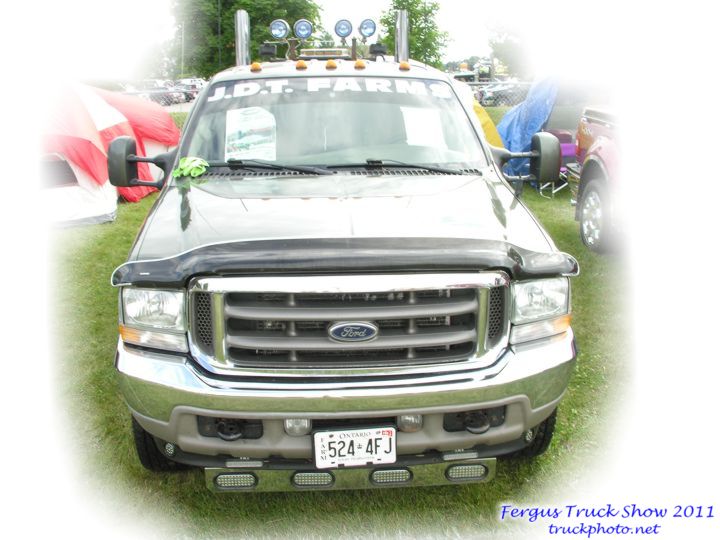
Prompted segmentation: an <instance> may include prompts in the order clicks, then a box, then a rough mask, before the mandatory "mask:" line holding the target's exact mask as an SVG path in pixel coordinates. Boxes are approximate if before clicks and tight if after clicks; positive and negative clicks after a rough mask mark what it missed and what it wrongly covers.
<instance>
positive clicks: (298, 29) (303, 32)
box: [293, 19, 313, 39]
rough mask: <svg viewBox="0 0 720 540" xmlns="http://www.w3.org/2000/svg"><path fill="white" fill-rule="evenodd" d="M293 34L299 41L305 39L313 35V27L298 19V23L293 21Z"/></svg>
mask: <svg viewBox="0 0 720 540" xmlns="http://www.w3.org/2000/svg"><path fill="white" fill-rule="evenodd" d="M293 33H294V34H295V36H296V37H299V38H300V39H307V38H309V37H310V36H311V35H312V33H313V25H312V23H311V22H310V21H308V20H307V19H300V20H299V21H295V24H294V25H293Z"/></svg>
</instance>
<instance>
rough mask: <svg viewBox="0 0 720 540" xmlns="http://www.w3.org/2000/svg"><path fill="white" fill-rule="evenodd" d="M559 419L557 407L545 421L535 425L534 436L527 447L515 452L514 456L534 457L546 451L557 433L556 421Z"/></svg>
mask: <svg viewBox="0 0 720 540" xmlns="http://www.w3.org/2000/svg"><path fill="white" fill-rule="evenodd" d="M556 420H557V409H555V410H554V411H553V412H552V414H551V415H550V416H548V417H547V418H546V419H545V420H544V421H543V422H541V423H540V424H538V425H537V426H535V427H534V428H533V429H532V430H533V434H534V438H533V440H532V441H531V442H530V444H528V445H527V446H526V447H525V448H523V449H522V450H519V451H518V452H516V453H515V455H514V456H513V457H520V458H526V459H529V458H534V457H537V456H539V455H541V454H543V453H544V452H545V450H547V449H548V446H550V441H552V438H553V434H554V433H555V421H556Z"/></svg>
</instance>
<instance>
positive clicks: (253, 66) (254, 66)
mask: <svg viewBox="0 0 720 540" xmlns="http://www.w3.org/2000/svg"><path fill="white" fill-rule="evenodd" d="M250 71H252V72H253V73H258V72H260V71H262V66H261V65H260V63H259V62H253V63H252V64H250Z"/></svg>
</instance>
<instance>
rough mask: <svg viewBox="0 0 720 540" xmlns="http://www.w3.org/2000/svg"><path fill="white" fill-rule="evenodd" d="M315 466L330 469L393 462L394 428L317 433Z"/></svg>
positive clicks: (314, 439)
mask: <svg viewBox="0 0 720 540" xmlns="http://www.w3.org/2000/svg"><path fill="white" fill-rule="evenodd" d="M313 442H314V443H315V444H314V446H315V467H317V468H318V469H330V468H337V467H354V466H359V465H378V464H381V463H395V459H396V458H395V442H396V437H395V428H394V427H378V428H361V429H345V430H338V431H316V432H315V433H314V434H313Z"/></svg>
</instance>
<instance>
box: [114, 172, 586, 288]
mask: <svg viewBox="0 0 720 540" xmlns="http://www.w3.org/2000/svg"><path fill="white" fill-rule="evenodd" d="M241 178H242V177H241ZM241 178H235V177H228V176H227V175H226V176H224V177H222V175H216V176H210V177H208V178H203V180H202V181H201V182H198V181H183V182H178V183H177V184H175V185H171V186H169V187H168V188H167V189H166V190H165V191H164V193H163V194H162V196H161V197H160V198H159V199H158V201H157V203H156V206H155V207H154V209H153V211H152V212H151V214H150V216H149V218H148V220H147V222H146V224H145V226H144V227H143V230H142V232H141V234H140V235H139V237H138V240H137V241H136V243H135V246H134V247H133V251H132V253H131V256H130V259H129V261H128V262H127V263H125V264H124V265H122V266H120V267H119V268H117V269H116V270H115V272H114V273H113V276H112V280H111V281H112V284H113V285H116V286H118V285H124V284H133V285H136V286H149V287H172V288H182V287H185V286H187V283H188V279H189V278H190V277H192V276H199V275H204V276H208V275H218V276H223V275H240V274H248V273H250V274H253V275H257V274H259V273H286V272H291V273H295V272H304V273H307V272H312V273H343V272H352V273H367V272H388V271H389V272H423V271H478V270H483V269H487V270H501V271H505V272H507V273H508V274H510V275H511V276H513V277H514V278H515V279H533V278H538V277H550V276H557V275H576V274H577V272H578V271H579V269H578V264H577V261H575V259H574V258H573V257H571V256H570V255H567V254H565V253H561V252H558V251H557V250H556V249H555V246H554V245H553V244H552V241H551V240H550V239H549V237H548V236H547V235H546V233H545V232H544V231H543V229H542V228H541V227H540V225H539V224H538V223H537V222H536V221H535V219H534V217H533V216H532V215H531V214H530V212H529V211H528V210H527V209H526V208H525V207H524V206H523V205H522V204H521V203H520V202H519V201H518V200H517V199H516V198H515V197H514V195H513V193H512V192H511V190H510V189H509V188H508V187H507V185H506V184H504V183H503V182H501V181H500V180H499V179H498V178H497V176H495V173H494V171H493V170H492V169H488V170H486V171H482V174H479V175H476V176H468V175H463V176H459V175H458V176H456V175H435V174H433V175H427V174H424V173H422V172H418V174H417V175H408V174H400V175H387V174H384V175H367V174H356V175H353V174H338V175H333V176H330V177H312V178H308V177H304V176H299V177H270V176H268V177H259V178H258V177H245V178H244V179H241Z"/></svg>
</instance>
